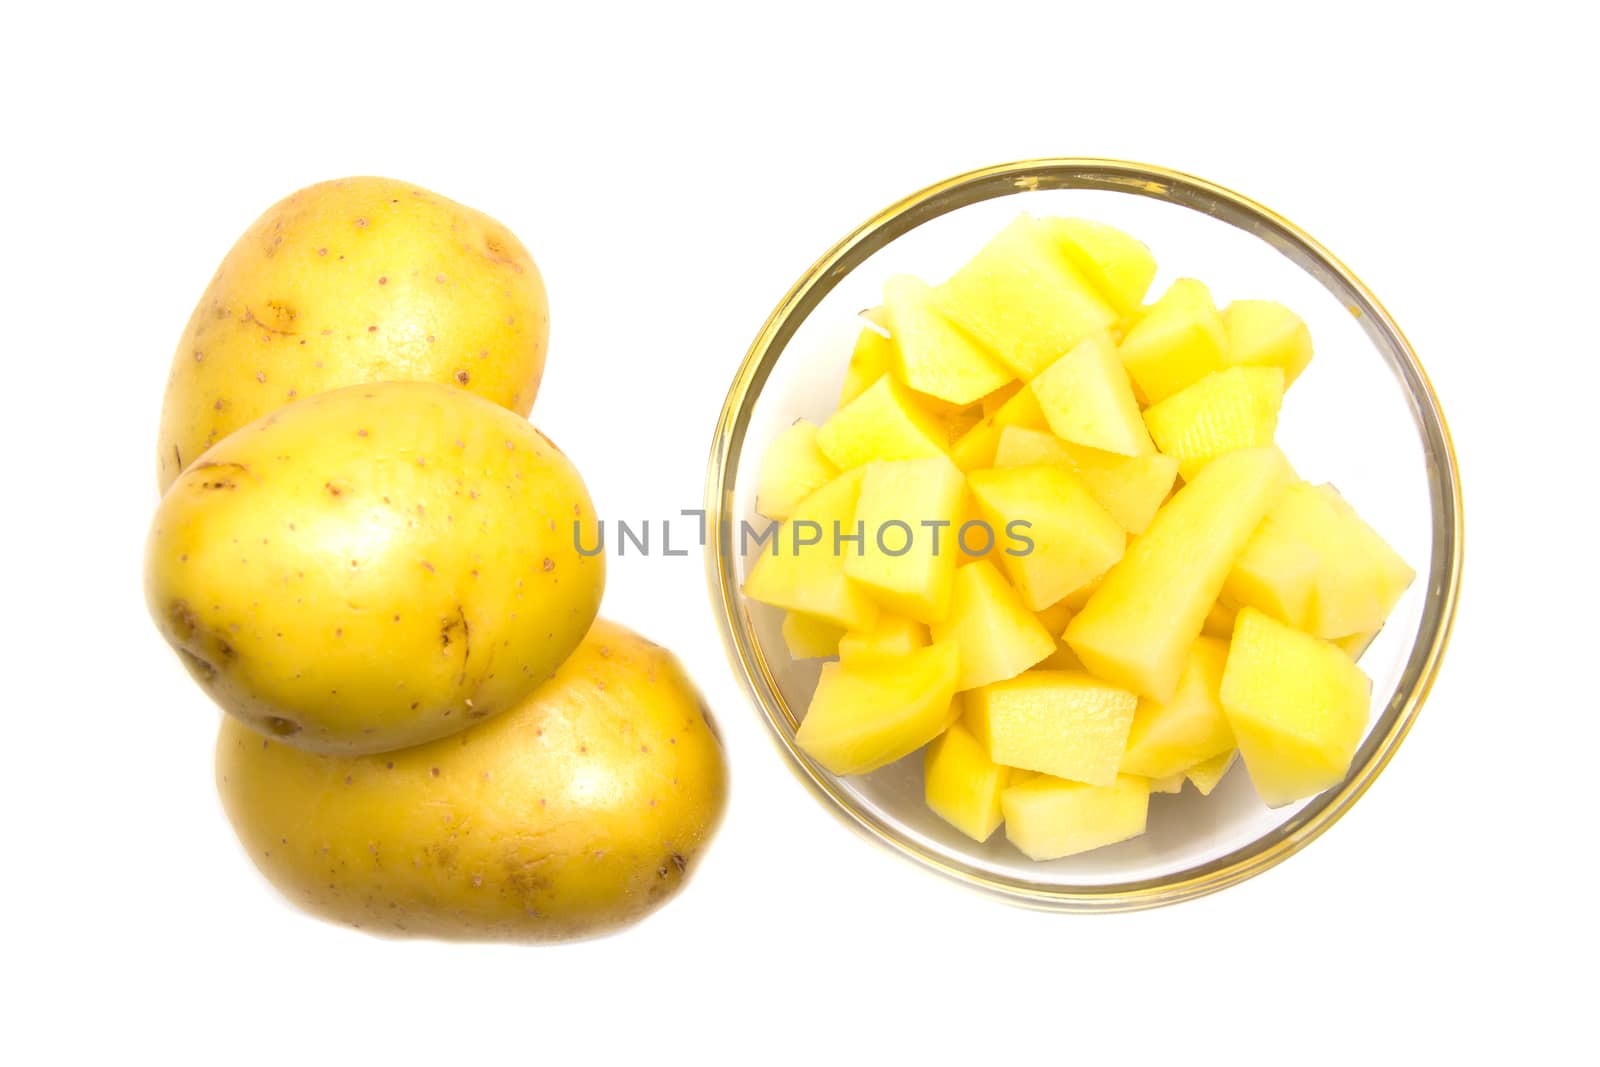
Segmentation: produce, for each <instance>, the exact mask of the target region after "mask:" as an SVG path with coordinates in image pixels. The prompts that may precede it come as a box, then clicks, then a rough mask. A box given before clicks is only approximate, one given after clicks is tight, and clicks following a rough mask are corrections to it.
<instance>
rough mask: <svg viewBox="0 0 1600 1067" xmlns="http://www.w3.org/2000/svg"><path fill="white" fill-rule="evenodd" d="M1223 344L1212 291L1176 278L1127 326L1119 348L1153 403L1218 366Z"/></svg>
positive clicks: (1225, 342) (1190, 280)
mask: <svg viewBox="0 0 1600 1067" xmlns="http://www.w3.org/2000/svg"><path fill="white" fill-rule="evenodd" d="M1227 345H1228V335H1227V333H1226V331H1224V330H1223V327H1222V316H1221V315H1218V314H1217V309H1216V305H1214V304H1213V303H1212V302H1211V291H1210V290H1209V289H1207V288H1206V287H1205V285H1203V284H1202V283H1200V282H1197V281H1195V280H1194V279H1193V278H1179V279H1178V280H1177V281H1175V282H1173V283H1172V286H1171V288H1169V289H1168V290H1167V291H1166V292H1165V293H1163V294H1162V296H1161V299H1159V300H1157V301H1156V302H1155V303H1154V304H1152V305H1150V307H1149V308H1148V309H1146V311H1145V312H1144V314H1143V315H1142V316H1141V317H1140V318H1139V321H1138V323H1137V324H1135V325H1134V326H1133V328H1132V329H1130V330H1129V331H1128V335H1127V336H1126V337H1124V338H1123V339H1122V344H1121V345H1120V346H1119V347H1118V354H1119V355H1120V356H1121V357H1122V365H1123V366H1125V367H1127V368H1128V375H1129V376H1130V377H1131V378H1132V379H1133V383H1134V385H1135V386H1137V387H1138V389H1139V392H1140V394H1141V395H1142V396H1143V397H1144V399H1145V401H1146V402H1147V403H1151V404H1156V403H1160V402H1161V401H1163V400H1165V399H1166V398H1167V397H1169V396H1171V395H1172V394H1173V393H1176V392H1177V391H1178V390H1180V389H1185V388H1187V387H1189V386H1191V385H1193V384H1194V383H1195V382H1198V381H1199V380H1200V379H1201V378H1204V377H1205V376H1206V375H1208V374H1212V373H1215V372H1216V371H1219V370H1221V369H1222V354H1223V351H1224V350H1225V349H1226V348H1227Z"/></svg>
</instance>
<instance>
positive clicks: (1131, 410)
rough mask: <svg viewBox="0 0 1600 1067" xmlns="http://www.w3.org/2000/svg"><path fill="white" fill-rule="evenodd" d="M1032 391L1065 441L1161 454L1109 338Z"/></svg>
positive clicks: (1067, 360) (1059, 366)
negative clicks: (1156, 447)
mask: <svg viewBox="0 0 1600 1067" xmlns="http://www.w3.org/2000/svg"><path fill="white" fill-rule="evenodd" d="M1029 388H1031V389H1032V390H1033V395H1034V397H1035V398H1036V399H1037V400H1038V401H1039V407H1040V409H1041V410H1042V411H1043V412H1044V417H1045V421H1046V422H1047V423H1049V424H1050V432H1051V433H1053V434H1055V435H1056V436H1057V437H1059V438H1061V439H1062V440H1063V441H1071V442H1072V443H1073V444H1079V445H1086V446H1088V447H1090V448H1098V449H1101V450H1102V451H1105V452H1115V453H1117V454H1118V455H1123V456H1144V455H1149V454H1150V453H1151V452H1154V451H1155V450H1156V449H1155V445H1154V444H1152V443H1151V440H1150V433H1149V431H1148V430H1146V428H1145V423H1144V419H1143V418H1142V417H1141V416H1140V414H1139V401H1138V398H1136V397H1135V396H1134V395H1133V383H1131V382H1130V381H1129V380H1128V372H1127V370H1126V369H1124V368H1123V366H1122V361H1121V360H1120V359H1118V358H1117V352H1116V349H1114V348H1112V347H1111V342H1110V341H1108V340H1106V339H1105V338H1104V337H1091V338H1089V339H1088V340H1086V341H1083V342H1081V343H1080V344H1078V345H1077V346H1076V347H1075V348H1073V349H1072V351H1070V352H1068V353H1067V354H1066V355H1064V356H1062V357H1061V358H1060V359H1058V360H1056V361H1055V362H1054V363H1052V364H1050V365H1049V366H1048V367H1046V368H1045V369H1044V370H1042V371H1040V372H1039V375H1038V377H1036V378H1034V379H1033V381H1032V382H1031V383H1030V384H1029ZM1274 410H1276V409H1274Z"/></svg>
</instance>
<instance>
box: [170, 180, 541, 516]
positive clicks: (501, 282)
mask: <svg viewBox="0 0 1600 1067" xmlns="http://www.w3.org/2000/svg"><path fill="white" fill-rule="evenodd" d="M549 332H550V316H549V310H548V308H547V305H546V303H545V291H544V281H543V280H542V279H541V278H540V276H539V269H538V267H536V266H535V265H534V262H533V260H532V259H531V258H530V257H529V256H528V252H527V249H525V248H523V247H522V245H521V243H520V242H518V241H517V239H516V238H515V237H514V236H512V234H511V232H510V231H509V230H507V229H506V228H505V227H504V226H501V225H500V224H499V223H498V222H496V221H495V220H493V219H491V218H489V217H488V216H487V215H484V214H481V213H480V212H477V211H474V210H472V209H471V208H467V207H463V206H462V205H460V204H457V203H455V202H453V201H450V200H446V199H445V198H444V197H442V196H439V195H437V194H436V193H430V192H428V191H427V190H426V189H419V188H417V187H416V186H414V185H407V184H406V183H404V182H397V181H391V180H389V179H386V178H347V179H344V180H342V181H332V182H324V183H322V184H321V185H313V186H311V187H309V188H306V189H302V190H300V191H299V192H297V193H295V194H294V195H292V196H290V197H289V198H288V199H286V200H283V201H280V202H279V203H277V204H275V205H273V206H272V207H271V208H269V209H268V210H267V213H266V214H264V215H262V216H261V217H260V218H259V219H257V220H256V222H255V224H254V225H252V226H251V227H250V229H249V230H247V231H246V232H245V234H244V236H242V237H240V238H239V240H238V242H237V243H236V244H235V245H234V246H233V249H232V250H231V251H230V252H229V253H228V255H227V257H226V258H224V259H223V261H222V265H221V266H220V267H218V268H217V273H216V276H215V277H214V278H212V280H211V284H210V285H209V286H208V287H207V288H206V291H205V293H204V294H203V295H202V296H201V297H200V302H199V304H197V305H196V306H195V309H194V314H193V315H192V316H191V317H190V319H189V325H188V328H187V329H186V330H185V331H184V334H183V338H182V340H180V341H179V342H178V349H177V352H176V353H175V354H174V356H173V359H172V372H171V375H170V376H169V378H168V382H167V395H166V401H165V404H164V406H163V409H162V413H161V433H160V442H159V447H158V449H157V461H158V476H159V480H160V484H161V489H162V491H163V492H165V491H166V489H167V487H168V486H169V485H171V484H172V482H173V480H174V479H176V478H177V476H178V474H179V472H181V471H182V470H183V469H184V468H185V467H186V466H188V465H189V464H191V463H193V462H194V461H195V460H196V459H197V458H198V457H199V455H200V453H201V452H204V451H205V450H206V449H207V448H209V447H210V446H211V445H212V444H214V443H216V442H217V441H220V440H222V439H223V438H224V437H226V436H227V435H228V434H230V433H232V432H233V431H235V430H237V429H239V427H241V426H244V425H245V424H247V423H250V422H253V421H255V420H256V419H258V418H260V417H261V416H262V415H265V414H266V413H268V412H269V411H273V410H275V409H277V408H280V407H282V406H283V405H285V404H287V403H289V402H290V401H292V400H294V399H295V398H297V397H306V396H310V395H312V394H313V393H321V392H326V391H328V390H330V389H336V388H338V387H340V386H345V385H355V384H358V383H362V382H376V381H390V380H399V379H407V380H421V381H433V382H441V383H444V384H447V385H452V386H456V387H459V388H462V389H466V390H468V391H469V392H473V393H477V394H478V395H479V396H482V397H486V398H487V399H489V400H492V401H494V402H495V403H496V404H499V405H500V406H502V407H505V408H509V409H511V410H512V411H515V412H517V413H518V414H521V415H527V414H528V412H529V410H530V409H531V408H532V407H533V398H534V394H535V393H536V392H537V391H538V388H539V378H540V376H541V375H542V374H543V372H544V357H545V345H546V342H547V340H548V337H549Z"/></svg>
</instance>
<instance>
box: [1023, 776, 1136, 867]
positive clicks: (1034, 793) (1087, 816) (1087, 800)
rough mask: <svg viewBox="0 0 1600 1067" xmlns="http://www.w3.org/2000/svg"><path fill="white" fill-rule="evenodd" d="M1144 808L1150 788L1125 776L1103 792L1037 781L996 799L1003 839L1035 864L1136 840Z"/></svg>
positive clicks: (1045, 779) (1100, 788)
mask: <svg viewBox="0 0 1600 1067" xmlns="http://www.w3.org/2000/svg"><path fill="white" fill-rule="evenodd" d="M1149 808H1150V784H1149V782H1147V781H1146V780H1145V779H1143V778H1136V777H1134V776H1133V775H1130V774H1123V775H1118V776H1117V778H1116V780H1115V781H1114V782H1113V783H1112V784H1110V785H1102V786H1096V785H1085V784H1083V783H1082V782H1069V781H1063V780H1062V779H1060V778H1052V777H1050V776H1049V775H1040V776H1039V777H1037V778H1029V779H1028V780H1027V781H1024V782H1019V783H1017V784H1016V785H1012V786H1009V787H1007V788H1006V790H1005V792H1003V793H1001V794H1000V812H1001V815H1002V816H1003V818H1004V819H1005V824H1006V839H1007V840H1009V841H1010V842H1011V843H1012V844H1013V845H1015V846H1017V849H1018V850H1019V851H1021V852H1022V854H1023V855H1025V856H1027V857H1028V858H1029V859H1034V860H1053V859H1060V858H1061V857H1062V856H1071V855H1073V854H1074V853H1078V852H1087V851H1089V850H1090V849H1092V848H1100V847H1101V846H1102V845H1112V844H1116V843H1117V842H1118V841H1126V840H1127V839H1128V838H1130V837H1138V836H1139V835H1140V834H1142V833H1144V827H1145V819H1146V817H1147V815H1148V813H1149Z"/></svg>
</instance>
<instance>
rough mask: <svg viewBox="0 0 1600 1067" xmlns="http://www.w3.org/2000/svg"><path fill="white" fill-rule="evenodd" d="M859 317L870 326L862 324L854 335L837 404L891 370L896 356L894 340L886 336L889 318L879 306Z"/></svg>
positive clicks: (854, 396) (842, 404) (866, 387)
mask: <svg viewBox="0 0 1600 1067" xmlns="http://www.w3.org/2000/svg"><path fill="white" fill-rule="evenodd" d="M862 317H863V318H866V319H868V320H869V321H870V322H871V323H872V325H870V326H863V327H862V328H861V333H860V335H859V336H857V337H856V347H855V349H854V350H853V351H851V353H850V362H849V364H848V365H846V367H845V369H844V383H843V384H842V385H840V387H839V406H840V407H844V406H845V405H846V404H848V403H850V401H852V400H854V399H855V398H856V397H858V396H860V395H861V394H862V393H864V392H866V391H867V389H868V387H870V386H871V385H872V384H873V383H874V382H876V381H877V380H878V379H879V378H882V377H883V376H884V375H886V374H891V373H893V371H894V367H895V362H896V360H897V356H896V355H895V350H894V342H893V341H891V340H890V339H889V337H888V328H887V326H886V325H885V323H887V322H888V319H887V318H886V317H885V316H884V314H883V309H882V308H873V309H872V310H871V311H869V312H863V313H862Z"/></svg>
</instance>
